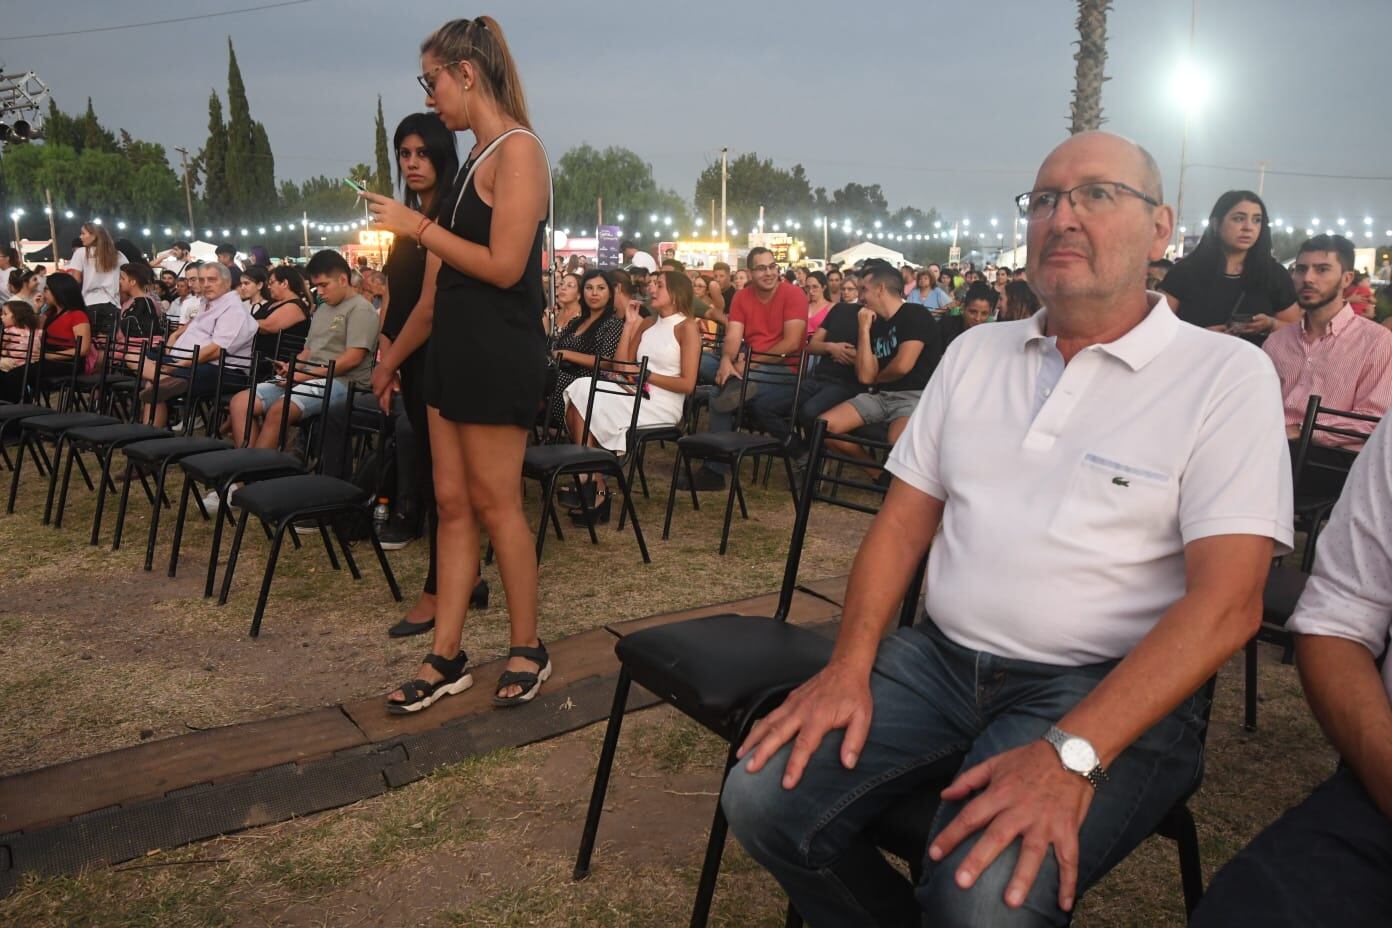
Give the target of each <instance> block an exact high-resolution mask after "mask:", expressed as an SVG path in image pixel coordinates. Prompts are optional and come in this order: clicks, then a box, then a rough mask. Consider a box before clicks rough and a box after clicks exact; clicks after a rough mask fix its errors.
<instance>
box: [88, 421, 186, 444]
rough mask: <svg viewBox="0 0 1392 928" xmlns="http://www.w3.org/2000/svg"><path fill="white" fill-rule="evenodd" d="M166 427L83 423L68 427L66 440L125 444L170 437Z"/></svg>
mask: <svg viewBox="0 0 1392 928" xmlns="http://www.w3.org/2000/svg"><path fill="white" fill-rule="evenodd" d="M170 437H171V435H170V432H169V430H168V429H162V428H158V427H156V426H153V425H141V424H140V423H123V422H118V423H116V424H115V425H84V426H81V427H79V428H75V429H68V441H70V442H81V443H84V444H88V445H109V444H113V443H118V444H125V443H127V442H132V441H145V440H148V439H151V438H170Z"/></svg>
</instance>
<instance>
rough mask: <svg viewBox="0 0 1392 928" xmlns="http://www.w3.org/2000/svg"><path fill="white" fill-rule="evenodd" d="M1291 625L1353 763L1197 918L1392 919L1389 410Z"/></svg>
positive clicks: (1215, 927) (1213, 890) (1250, 856)
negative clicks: (1388, 657) (1388, 656)
mask: <svg viewBox="0 0 1392 928" xmlns="http://www.w3.org/2000/svg"><path fill="white" fill-rule="evenodd" d="M1292 328H1294V326H1292ZM1289 627H1290V629H1291V630H1292V631H1294V632H1295V633H1296V638H1295V650H1296V655H1297V657H1298V663H1299V667H1300V679H1301V682H1302V683H1304V685H1305V697H1306V698H1307V699H1308V700H1309V701H1310V707H1311V708H1312V709H1313V710H1314V712H1315V718H1316V719H1317V720H1318V721H1319V723H1320V727H1321V728H1323V729H1324V734H1325V736H1326V737H1328V738H1329V741H1330V743H1331V744H1333V745H1334V748H1335V750H1337V751H1338V752H1339V758H1340V760H1341V761H1342V763H1341V765H1340V767H1339V769H1338V770H1337V771H1336V772H1335V773H1334V775H1333V776H1331V777H1330V778H1329V779H1328V780H1325V781H1324V783H1322V784H1321V785H1320V786H1318V787H1316V789H1315V791H1314V792H1313V793H1311V794H1310V796H1309V797H1308V798H1307V799H1306V800H1305V801H1304V802H1302V803H1300V804H1299V805H1297V806H1296V807H1295V808H1293V809H1291V810H1290V811H1288V812H1286V813H1285V814H1284V815H1282V816H1281V817H1280V818H1279V819H1277V820H1276V822H1275V824H1273V825H1271V826H1270V827H1268V828H1267V829H1266V830H1265V831H1263V832H1262V833H1261V834H1259V835H1258V836H1257V838H1256V840H1255V841H1253V842H1252V844H1251V845H1250V846H1249V847H1248V848H1247V849H1246V850H1244V851H1242V852H1241V853H1240V854H1238V855H1237V856H1236V857H1234V858H1233V859H1232V861H1230V862H1229V863H1228V865H1227V866H1225V867H1224V868H1223V869H1222V870H1220V871H1219V872H1218V875H1217V876H1216V877H1214V879H1213V885H1212V887H1210V890H1209V892H1208V893H1207V894H1205V896H1204V901H1203V904H1202V905H1200V906H1199V909H1198V911H1197V912H1195V913H1194V920H1193V922H1192V923H1191V924H1192V925H1193V926H1194V928H1245V926H1251V928H1258V926H1260V928H1324V926H1327V928H1355V926H1368V928H1373V926H1383V925H1389V924H1392V660H1388V659H1387V652H1388V644H1389V635H1392V428H1389V427H1388V425H1387V420H1385V419H1384V420H1383V424H1382V425H1380V426H1379V427H1378V428H1377V430H1376V431H1375V432H1373V437H1372V438H1371V439H1370V440H1369V441H1368V444H1367V446H1366V447H1365V448H1364V449H1363V451H1362V452H1361V453H1360V454H1359V455H1358V460H1357V461H1355V462H1354V465H1353V470H1352V471H1351V472H1350V474H1349V479H1348V483H1347V485H1346V486H1345V487H1344V491H1343V494H1342V495H1341V496H1340V497H1339V502H1338V505H1336V506H1335V507H1334V514H1333V515H1332V516H1331V517H1330V520H1329V527H1328V528H1327V529H1325V531H1324V533H1323V534H1322V535H1320V537H1319V553H1318V554H1317V555H1316V557H1315V569H1314V572H1313V573H1312V574H1311V575H1310V579H1309V581H1308V583H1307V584H1306V587H1305V593H1304V595H1302V596H1301V597H1300V602H1299V604H1298V605H1297V606H1296V607H1295V614H1294V615H1293V616H1291V620H1290V623H1289ZM1379 658H1381V659H1382V669H1381V671H1379V669H1378V665H1377V660H1378V659H1379Z"/></svg>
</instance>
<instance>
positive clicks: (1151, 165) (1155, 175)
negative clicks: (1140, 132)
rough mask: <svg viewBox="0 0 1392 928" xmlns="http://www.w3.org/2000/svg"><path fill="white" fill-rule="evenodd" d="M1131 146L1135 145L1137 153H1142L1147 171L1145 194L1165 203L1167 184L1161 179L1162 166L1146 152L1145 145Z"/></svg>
mask: <svg viewBox="0 0 1392 928" xmlns="http://www.w3.org/2000/svg"><path fill="white" fill-rule="evenodd" d="M1131 144H1133V145H1135V146H1136V151H1138V152H1140V153H1141V164H1142V166H1143V167H1144V170H1145V192H1146V193H1148V194H1150V195H1151V196H1153V197H1155V199H1157V200H1159V201H1160V202H1161V203H1164V202H1165V184H1164V181H1162V180H1161V178H1160V165H1159V164H1157V163H1156V161H1155V156H1154V155H1152V154H1151V153H1150V152H1148V151H1146V147H1145V146H1144V145H1141V144H1139V143H1137V142H1132V143H1131Z"/></svg>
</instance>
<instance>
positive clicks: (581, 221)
mask: <svg viewBox="0 0 1392 928" xmlns="http://www.w3.org/2000/svg"><path fill="white" fill-rule="evenodd" d="M555 186H556V225H557V227H559V228H571V229H577V230H586V231H588V230H591V229H593V228H594V227H595V220H596V219H598V218H599V217H598V213H597V210H596V207H597V206H598V202H597V201H598V200H599V199H601V198H602V199H603V200H604V221H605V224H606V225H619V226H623V227H625V228H626V229H637V228H639V226H640V225H646V226H648V227H649V228H648V231H652V229H651V225H652V224H651V221H650V220H649V219H648V217H649V216H650V215H657V216H658V223H657V226H658V230H659V231H660V230H661V229H665V228H667V226H666V224H665V220H666V219H668V218H670V219H671V220H672V226H671V228H673V229H683V230H684V229H687V228H689V227H690V218H689V216H690V210H689V207H688V206H687V205H686V204H685V203H684V202H682V199H681V197H680V196H679V195H677V194H676V193H674V192H673V191H670V190H663V189H661V188H659V187H658V185H657V181H656V180H654V179H653V173H652V165H650V164H648V163H647V162H646V161H644V160H643V159H642V158H640V157H638V155H637V154H635V153H634V152H632V151H630V150H628V149H627V148H618V147H610V148H606V149H604V150H603V151H599V150H598V149H596V148H594V147H593V146H590V145H580V146H579V147H577V148H572V149H571V150H570V151H568V152H566V153H565V154H564V155H562V156H561V158H560V160H559V161H557V162H556V168H555ZM621 215H622V216H624V219H623V220H622V221H620V220H619V216H621Z"/></svg>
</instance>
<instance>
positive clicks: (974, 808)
mask: <svg viewBox="0 0 1392 928" xmlns="http://www.w3.org/2000/svg"><path fill="white" fill-rule="evenodd" d="M973 793H976V796H975V798H973V799H971V801H970V802H968V803H967V804H966V805H965V806H963V807H962V810H961V811H960V812H958V813H957V816H956V818H954V819H953V820H952V821H951V822H950V823H948V825H947V827H946V828H944V829H943V830H942V831H941V832H940V833H939V834H938V836H937V837H936V838H934V839H933V843H932V844H931V845H929V847H928V856H929V857H930V858H931V859H933V860H934V861H941V860H942V859H943V858H945V857H946V856H947V855H948V854H950V853H952V850H953V849H954V848H955V847H957V845H959V844H961V843H962V841H963V840H964V839H966V838H968V837H970V836H971V835H973V834H976V833H977V832H979V831H980V832H982V834H981V837H980V838H978V839H977V842H976V844H975V845H974V846H973V847H972V850H971V853H969V854H968V855H967V856H966V858H965V859H964V860H963V861H962V864H961V866H959V867H958V868H957V873H956V874H955V880H956V883H957V885H958V886H960V887H962V888H963V889H966V888H968V887H970V886H971V885H972V884H973V883H975V882H976V879H977V877H979V876H980V875H981V874H982V872H983V871H984V870H985V869H986V868H987V867H988V866H990V865H991V862H992V861H993V860H995V859H996V857H997V856H999V855H1000V853H1001V851H1003V850H1005V849H1006V848H1007V847H1009V846H1010V845H1011V843H1012V842H1014V841H1015V839H1016V838H1019V839H1020V840H1021V848H1020V857H1019V860H1018V862H1017V863H1016V866H1015V873H1014V875H1013V876H1012V877H1011V879H1010V883H1009V885H1007V886H1006V889H1005V902H1006V905H1009V906H1010V907H1012V908H1018V907H1019V906H1021V905H1023V904H1024V901H1025V897H1026V895H1027V894H1028V893H1029V890H1030V887H1032V886H1033V885H1034V881H1035V878H1036V877H1037V876H1038V875H1039V868H1040V866H1041V865H1042V864H1043V862H1044V857H1045V855H1046V854H1047V853H1048V851H1049V848H1050V846H1052V847H1053V849H1054V857H1055V858H1056V859H1057V860H1058V868H1059V887H1058V904H1059V908H1061V909H1063V910H1064V911H1065V912H1069V911H1072V909H1073V901H1074V898H1075V897H1076V895H1077V886H1078V831H1079V829H1080V828H1081V827H1082V824H1083V819H1084V817H1086V815H1087V810H1088V806H1089V805H1091V803H1092V793H1093V788H1092V786H1091V784H1089V783H1088V781H1087V780H1085V779H1083V778H1082V777H1080V776H1078V775H1077V774H1076V773H1070V772H1069V771H1067V770H1065V769H1063V767H1062V765H1060V764H1059V760H1058V754H1057V753H1056V752H1055V751H1054V749H1053V748H1052V747H1051V746H1050V745H1048V744H1047V743H1045V742H1044V741H1034V742H1031V743H1030V744H1026V745H1024V746H1023V747H1018V748H1015V749H1014V750H1011V751H1005V752H1004V753H1001V754H997V755H996V756H995V757H992V758H990V759H989V760H986V761H983V762H982V763H980V764H977V765H976V766H974V767H972V768H971V769H970V770H966V771H963V772H962V773H960V774H958V775H957V779H956V780H954V781H953V782H952V785H951V786H949V787H948V788H947V789H945V790H943V792H942V798H943V799H945V800H948V801H950V802H958V801H962V800H966V799H967V798H968V797H970V796H971V795H972V794H973ZM983 829H984V830H983Z"/></svg>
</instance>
